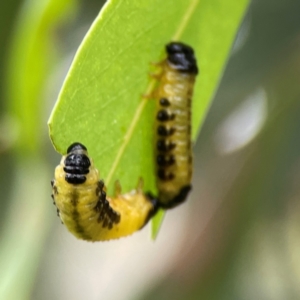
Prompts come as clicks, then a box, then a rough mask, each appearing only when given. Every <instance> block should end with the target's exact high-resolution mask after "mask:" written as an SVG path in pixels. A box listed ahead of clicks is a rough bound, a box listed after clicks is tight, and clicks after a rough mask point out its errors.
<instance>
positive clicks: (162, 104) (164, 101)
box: [159, 98, 171, 107]
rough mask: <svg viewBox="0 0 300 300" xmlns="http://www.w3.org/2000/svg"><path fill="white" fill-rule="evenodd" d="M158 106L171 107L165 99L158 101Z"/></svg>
mask: <svg viewBox="0 0 300 300" xmlns="http://www.w3.org/2000/svg"><path fill="white" fill-rule="evenodd" d="M159 104H160V105H161V106H163V107H168V106H170V105H171V103H170V101H169V100H168V99H167V98H161V99H159Z"/></svg>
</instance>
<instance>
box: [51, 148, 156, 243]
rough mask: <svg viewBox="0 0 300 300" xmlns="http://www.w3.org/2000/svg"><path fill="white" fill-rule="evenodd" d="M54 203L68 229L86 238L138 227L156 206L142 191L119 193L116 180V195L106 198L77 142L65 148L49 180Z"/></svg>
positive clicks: (126, 232) (103, 237)
mask: <svg viewBox="0 0 300 300" xmlns="http://www.w3.org/2000/svg"><path fill="white" fill-rule="evenodd" d="M52 187H53V194H52V198H53V200H54V204H55V205H56V206H57V211H58V215H59V216H60V218H61V220H62V222H63V223H64V224H65V226H66V227H67V228H68V230H69V231H70V232H71V233H72V234H74V235H75V236H76V237H77V238H79V239H83V240H87V241H105V240H111V239H117V238H120V237H124V236H127V235H130V234H132V233H134V232H135V231H137V230H139V229H141V228H142V227H143V226H144V225H145V224H146V223H147V222H148V220H149V219H150V217H151V216H152V215H153V214H154V213H155V211H156V206H155V203H154V202H151V201H150V200H149V199H148V198H147V197H146V196H145V195H144V193H143V191H142V182H141V181H140V183H139V186H138V188H137V189H136V190H133V191H132V192H130V193H127V194H123V195H121V187H120V185H119V183H118V182H117V183H116V195H115V197H107V196H106V192H105V187H104V183H103V181H101V180H99V173H98V170H97V169H96V168H95V167H94V165H93V161H92V160H91V159H90V158H89V157H88V153H87V149H86V147H85V146H83V145H82V144H80V143H74V144H72V145H71V146H70V147H69V148H68V153H67V155H65V156H63V157H62V159H61V162H60V164H59V165H58V166H57V167H56V169H55V179H54V180H53V181H52Z"/></svg>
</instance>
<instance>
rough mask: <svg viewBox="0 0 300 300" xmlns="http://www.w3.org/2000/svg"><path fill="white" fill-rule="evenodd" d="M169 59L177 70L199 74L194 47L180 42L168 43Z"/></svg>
mask: <svg viewBox="0 0 300 300" xmlns="http://www.w3.org/2000/svg"><path fill="white" fill-rule="evenodd" d="M166 51H167V54H168V61H169V62H170V63H171V64H172V65H173V66H174V67H175V68H176V70H178V71H180V72H185V73H191V74H195V75H196V74H198V67H197V61H196V58H195V55H194V50H193V48H192V47H190V46H188V45H185V44H183V43H179V42H171V43H169V44H168V45H166Z"/></svg>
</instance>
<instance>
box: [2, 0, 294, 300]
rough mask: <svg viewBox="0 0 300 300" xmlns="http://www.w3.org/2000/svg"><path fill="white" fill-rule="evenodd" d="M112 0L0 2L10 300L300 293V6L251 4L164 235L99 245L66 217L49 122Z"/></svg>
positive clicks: (5, 266)
mask: <svg viewBox="0 0 300 300" xmlns="http://www.w3.org/2000/svg"><path fill="white" fill-rule="evenodd" d="M101 5H102V2H101V1H91V0H89V1H78V2H77V1H75V0H73V1H71V0H69V1H59V0H56V1H53V0H52V1H46V0H43V1H41V0H40V1H36V0H27V1H21V0H12V1H9V2H5V3H3V4H2V5H1V13H0V14H1V18H0V24H1V26H0V28H1V31H0V39H1V44H2V47H1V48H0V74H1V75H0V76H1V80H0V191H1V194H0V195H1V197H0V226H1V227H0V278H1V279H0V299H5V300H6V299H49V300H50V299H84V298H85V299H92V300H93V299H103V298H105V299H106V300H107V299H114V300H116V299H117V300H118V299H120V300H121V299H122V300H123V299H247V300H248V299H264V300H265V299H272V300H274V299H275V300H276V299H278V300H279V299H280V300H281V299H300V285H299V283H300V254H299V253H300V234H299V233H300V204H299V201H298V197H299V193H300V186H299V183H298V182H300V155H299V154H298V153H300V138H299V135H300V131H299V128H300V118H299V116H300V101H299V100H300V84H299V77H300V54H299V53H300V18H299V12H300V2H299V1H297V0H286V1H280V0H273V1H271V0H265V1H259V0H255V1H252V3H251V5H250V8H249V10H248V12H247V15H246V16H245V19H244V22H243V24H242V26H241V28H240V31H239V33H238V36H237V39H236V42H235V45H234V47H233V49H232V53H231V57H230V60H229V62H228V65H227V68H226V70H225V73H224V76H223V79H222V81H221V83H220V87H219V89H218V91H216V95H215V99H214V102H213V105H212V107H211V109H210V112H209V114H208V116H207V118H206V121H205V123H204V126H203V128H202V130H201V133H200V136H199V138H198V141H197V144H196V145H195V174H194V179H193V181H194V189H193V192H192V194H191V197H190V199H189V201H188V202H186V203H185V204H184V205H182V206H181V207H179V208H177V209H174V210H172V211H170V212H168V214H167V216H166V220H165V222H164V224H163V227H162V230H161V232H160V233H159V236H158V239H157V240H156V241H155V242H153V241H151V240H150V238H149V231H148V230H147V229H149V228H147V229H144V230H143V231H141V232H139V233H136V234H135V235H133V236H132V237H130V238H127V239H121V240H119V241H113V242H108V243H97V244H90V243H86V242H82V241H78V240H76V239H75V238H74V237H73V236H71V235H70V234H69V233H68V232H67V231H66V229H65V228H64V227H63V226H62V225H61V224H60V221H59V220H58V218H57V217H56V211H55V208H54V206H53V205H52V200H51V197H50V194H51V188H50V180H51V179H52V176H53V170H54V167H55V166H56V165H57V163H58V161H59V159H60V156H59V155H58V154H56V153H55V152H54V150H53V147H52V145H51V143H50V141H49V138H48V132H47V125H46V123H47V119H48V116H49V114H50V111H51V109H52V107H53V104H54V102H55V100H56V98H57V94H58V92H59V89H60V86H61V84H62V81H63V79H64V76H65V74H66V72H67V70H68V67H69V65H70V63H71V61H72V57H73V55H74V53H75V51H76V49H77V47H78V45H79V44H80V41H81V40H82V38H83V36H84V34H85V33H86V31H87V30H88V28H89V26H90V24H91V22H92V21H93V19H94V18H95V17H96V15H97V14H98V12H99V10H100V8H101ZM220 21H221V20H220ZM37 24H38V26H37ZM200 64H201V63H200Z"/></svg>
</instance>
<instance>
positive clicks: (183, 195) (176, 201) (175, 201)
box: [158, 185, 192, 209]
mask: <svg viewBox="0 0 300 300" xmlns="http://www.w3.org/2000/svg"><path fill="white" fill-rule="evenodd" d="M191 189H192V186H191V185H185V186H183V187H182V188H181V190H180V191H179V193H178V194H177V195H176V196H175V197H174V198H172V199H170V200H169V201H168V202H166V203H162V202H160V204H159V205H160V206H161V207H162V208H163V209H170V208H173V207H175V206H178V205H180V204H181V203H183V202H184V201H185V200H186V199H187V196H188V194H189V192H190V191H191ZM158 199H159V197H158Z"/></svg>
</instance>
